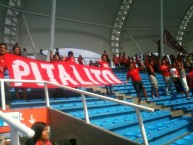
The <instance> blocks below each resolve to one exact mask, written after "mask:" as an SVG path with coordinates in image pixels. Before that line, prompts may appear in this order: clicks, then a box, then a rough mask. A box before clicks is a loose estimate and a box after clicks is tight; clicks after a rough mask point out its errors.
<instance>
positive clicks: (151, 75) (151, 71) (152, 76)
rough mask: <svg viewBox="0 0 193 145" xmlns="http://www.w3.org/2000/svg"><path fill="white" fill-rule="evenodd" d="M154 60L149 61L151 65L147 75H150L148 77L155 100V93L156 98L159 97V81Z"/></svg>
mask: <svg viewBox="0 0 193 145" xmlns="http://www.w3.org/2000/svg"><path fill="white" fill-rule="evenodd" d="M153 64H154V63H153V60H150V61H149V65H148V67H147V73H148V77H149V81H150V83H151V94H152V97H153V98H154V92H155V95H156V97H159V94H158V83H157V79H156V74H155V71H154V68H153Z"/></svg>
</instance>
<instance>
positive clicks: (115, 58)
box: [113, 56, 119, 64]
mask: <svg viewBox="0 0 193 145" xmlns="http://www.w3.org/2000/svg"><path fill="white" fill-rule="evenodd" d="M113 63H114V64H119V58H118V57H117V56H115V57H113Z"/></svg>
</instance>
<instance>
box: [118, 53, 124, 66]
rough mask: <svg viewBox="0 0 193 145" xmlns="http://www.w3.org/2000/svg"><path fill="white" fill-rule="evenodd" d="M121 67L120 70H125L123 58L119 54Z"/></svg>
mask: <svg viewBox="0 0 193 145" xmlns="http://www.w3.org/2000/svg"><path fill="white" fill-rule="evenodd" d="M119 67H120V69H123V68H124V62H123V57H122V55H121V53H119Z"/></svg>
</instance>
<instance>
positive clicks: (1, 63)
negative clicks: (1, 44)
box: [0, 56, 7, 79]
mask: <svg viewBox="0 0 193 145" xmlns="http://www.w3.org/2000/svg"><path fill="white" fill-rule="evenodd" d="M6 69H7V67H6V64H5V60H4V56H0V78H1V79H3V78H4V72H5V70H6Z"/></svg>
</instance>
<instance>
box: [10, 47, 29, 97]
mask: <svg viewBox="0 0 193 145" xmlns="http://www.w3.org/2000/svg"><path fill="white" fill-rule="evenodd" d="M12 52H13V54H14V55H17V56H22V52H21V48H20V47H19V46H14V47H13V48H12ZM14 90H15V96H16V99H17V100H19V99H20V93H19V90H21V91H22V92H23V99H25V100H26V99H27V89H26V88H14Z"/></svg>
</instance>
